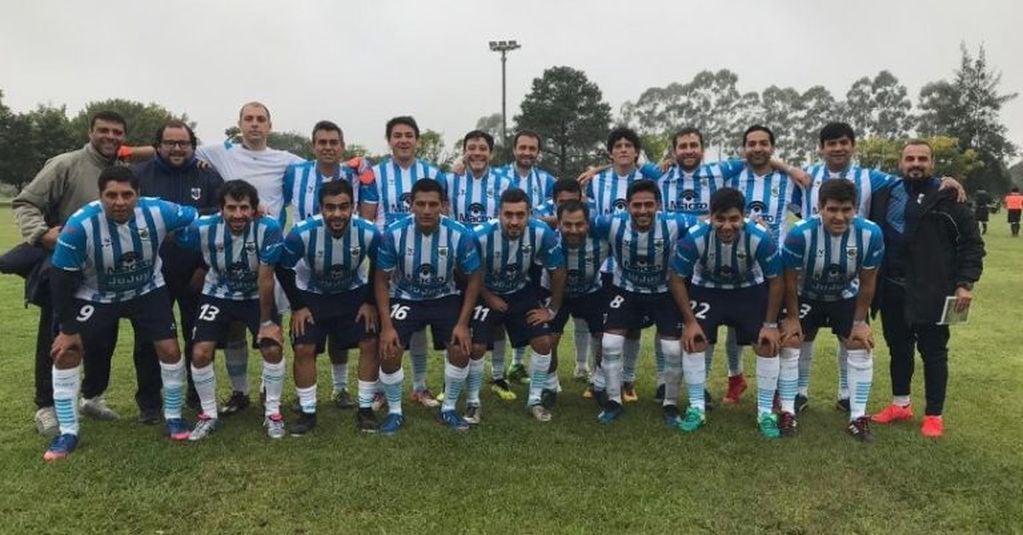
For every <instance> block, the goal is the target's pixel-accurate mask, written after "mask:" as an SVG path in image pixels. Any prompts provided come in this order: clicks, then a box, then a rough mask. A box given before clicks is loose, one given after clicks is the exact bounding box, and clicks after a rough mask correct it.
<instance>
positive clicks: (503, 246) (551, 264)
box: [473, 219, 565, 295]
mask: <svg viewBox="0 0 1023 535" xmlns="http://www.w3.org/2000/svg"><path fill="white" fill-rule="evenodd" d="M473 232H474V233H475V235H476V243H477V244H478V245H479V251H480V260H481V265H482V266H483V284H484V285H486V287H487V289H489V290H490V291H492V292H494V293H497V294H502V295H506V294H510V293H512V292H517V291H519V290H521V289H523V288H525V287H526V284H528V283H529V268H530V267H531V266H532V265H533V264H538V265H541V266H543V267H544V268H546V269H548V270H551V269H557V268H563V267H565V257H564V256H562V254H561V247H560V246H559V244H558V239H557V237H556V236H555V234H554V231H553V230H551V228H550V227H548V226H547V224H546V223H544V222H542V221H538V220H536V219H530V220H529V222H528V223H527V224H526V228H525V229H523V231H522V235H521V236H519V237H518V238H516V239H514V240H513V239H510V238H509V237H508V236H505V234H504V231H503V230H502V228H501V222H500V221H489V222H487V223H483V224H482V225H479V226H477V227H476V228H475V229H473Z"/></svg>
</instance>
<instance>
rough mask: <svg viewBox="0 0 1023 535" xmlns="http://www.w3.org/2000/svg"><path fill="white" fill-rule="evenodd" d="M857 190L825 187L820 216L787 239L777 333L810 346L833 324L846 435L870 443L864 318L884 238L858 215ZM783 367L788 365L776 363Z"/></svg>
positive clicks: (784, 395) (786, 401)
mask: <svg viewBox="0 0 1023 535" xmlns="http://www.w3.org/2000/svg"><path fill="white" fill-rule="evenodd" d="M856 198H857V191H856V185H855V184H854V183H853V182H851V181H849V180H829V181H826V182H824V184H823V185H821V187H820V191H819V193H818V199H819V200H818V204H817V207H818V216H815V217H811V218H809V219H805V220H803V221H802V222H800V223H799V224H798V225H796V226H795V227H793V228H792V230H791V231H790V232H789V233H788V235H787V236H786V237H785V246H784V248H783V252H782V262H783V264H784V266H785V293H786V297H785V308H786V317H785V320H784V323H785V328H784V329H783V331H784V332H785V334H786V336H789V337H800V338H802V339H803V340H804V341H805V342H804V343H807V342H808V343H813V340H814V338H815V337H816V336H817V331H818V330H819V329H820V328H821V327H828V326H830V327H831V331H832V332H833V333H835V334H836V335H837V336H838V337H839V339H840V340H841V341H842V343H844V344H845V345H846V347H847V348H848V354H849V356H848V361H847V366H848V370H847V371H846V376H847V377H848V378H849V379H848V380H849V390H850V392H851V393H852V394H853V395H852V396H851V398H850V400H849V426H848V427H847V430H848V432H849V434H850V435H852V436H853V437H854V438H856V439H857V440H860V441H865V442H869V441H872V440H873V439H874V435H873V434H872V433H871V431H870V424H869V422H870V418H869V417H867V416H866V408H867V398H868V397H869V395H870V385H871V382H872V379H873V372H874V360H873V355H872V350H873V347H874V338H873V335H872V334H871V330H870V325H869V324H867V313H868V312H869V311H870V302H871V300H872V299H873V298H874V289H875V287H876V283H877V268H878V267H879V266H880V265H881V261H882V259H883V257H884V237H883V236H882V234H881V229H880V227H878V226H877V225H876V224H875V223H873V222H871V221H869V220H867V219H864V218H862V217H860V216H858V215H856ZM782 360H783V362H782V363H781V365H782V368H783V369H785V368H786V367H787V366H791V363H790V362H788V359H787V358H783V359H782ZM787 386H788V385H787V383H785V382H782V383H781V387H782V388H781V391H780V392H779V397H780V398H781V410H782V432H783V433H785V432H786V427H788V426H791V427H795V425H796V422H795V413H796V412H797V411H796V401H795V399H796V392H795V391H793V390H791V389H790V388H787Z"/></svg>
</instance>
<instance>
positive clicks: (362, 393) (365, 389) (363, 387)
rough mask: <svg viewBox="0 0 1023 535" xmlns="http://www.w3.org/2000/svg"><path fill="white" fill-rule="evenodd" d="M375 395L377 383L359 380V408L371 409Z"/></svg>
mask: <svg viewBox="0 0 1023 535" xmlns="http://www.w3.org/2000/svg"><path fill="white" fill-rule="evenodd" d="M376 393H377V381H363V380H362V379H359V408H360V409H371V408H373V396H375V395H376Z"/></svg>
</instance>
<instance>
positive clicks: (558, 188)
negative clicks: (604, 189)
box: [551, 178, 583, 199]
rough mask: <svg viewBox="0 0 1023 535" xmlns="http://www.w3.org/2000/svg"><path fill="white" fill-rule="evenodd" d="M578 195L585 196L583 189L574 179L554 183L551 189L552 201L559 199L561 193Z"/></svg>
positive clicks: (563, 179) (564, 179)
mask: <svg viewBox="0 0 1023 535" xmlns="http://www.w3.org/2000/svg"><path fill="white" fill-rule="evenodd" d="M566 192H567V193H578V194H579V196H580V197H582V195H583V188H582V186H580V185H579V182H577V181H576V180H574V179H571V178H562V179H559V180H557V181H555V182H554V187H553V188H551V199H557V198H558V194H559V193H566Z"/></svg>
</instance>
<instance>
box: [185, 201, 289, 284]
mask: <svg viewBox="0 0 1023 535" xmlns="http://www.w3.org/2000/svg"><path fill="white" fill-rule="evenodd" d="M178 244H179V245H181V246H182V247H184V248H186V249H192V250H194V251H200V252H201V253H202V256H203V260H205V261H206V265H207V266H209V270H208V271H207V272H206V280H205V281H204V282H203V286H202V293H203V295H208V296H210V297H219V298H221V299H230V300H232V301H249V300H252V299H259V266H261V265H265V266H275V265H277V262H278V260H279V259H280V257H281V250H282V249H283V247H282V246H283V242H282V237H281V225H280V223H278V222H277V220H276V219H274V218H272V217H270V216H269V215H265V216H262V217H260V218H258V219H256V220H254V221H252V222H251V223H249V224H248V225H246V226H245V229H244V230H242V232H241V234H239V235H235V234H233V233H232V232H231V227H230V226H229V225H228V223H227V221H226V220H225V219H224V216H222V215H221V214H213V215H207V216H203V217H200V218H199V219H197V220H195V222H193V223H192V224H191V225H189V226H188V229H187V230H185V231H183V232H179V233H178Z"/></svg>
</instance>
